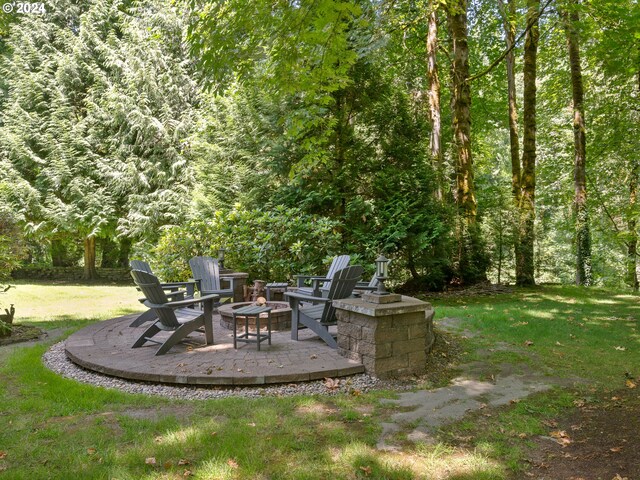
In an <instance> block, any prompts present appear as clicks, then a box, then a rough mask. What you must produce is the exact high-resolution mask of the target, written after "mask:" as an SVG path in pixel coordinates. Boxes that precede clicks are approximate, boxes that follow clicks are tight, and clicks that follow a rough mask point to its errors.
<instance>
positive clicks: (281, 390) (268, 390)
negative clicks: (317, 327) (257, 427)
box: [42, 341, 407, 400]
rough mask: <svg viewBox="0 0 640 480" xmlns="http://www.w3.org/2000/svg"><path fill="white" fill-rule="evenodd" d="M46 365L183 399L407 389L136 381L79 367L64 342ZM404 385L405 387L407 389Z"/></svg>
mask: <svg viewBox="0 0 640 480" xmlns="http://www.w3.org/2000/svg"><path fill="white" fill-rule="evenodd" d="M42 360H43V363H44V365H45V366H46V367H47V368H49V369H50V370H52V371H53V372H55V373H57V374H59V375H61V376H63V377H66V378H70V379H73V380H76V381H78V382H81V383H86V384H90V385H95V386H98V387H103V388H111V389H116V390H120V391H123V392H127V393H133V394H136V393H138V394H143V395H157V396H161V397H166V398H173V399H180V400H207V399H215V398H229V397H245V398H261V397H283V396H292V395H336V394H353V395H358V394H359V393H365V392H367V391H369V390H371V389H385V388H389V389H396V390H397V389H404V388H406V386H407V385H406V382H394V381H386V380H385V381H383V380H379V379H377V378H375V377H372V376H370V375H366V374H359V375H353V376H350V377H345V378H339V379H335V380H336V382H338V384H337V386H336V388H333V387H332V388H329V387H327V385H326V384H325V382H324V381H322V380H318V381H312V382H300V383H287V384H277V385H270V386H264V387H202V386H190V385H166V384H156V383H144V382H135V381H131V380H124V379H122V378H116V377H111V376H109V375H104V374H101V373H98V372H93V371H90V370H86V369H84V368H82V367H79V366H78V365H76V364H75V363H73V362H72V361H71V360H69V358H67V355H66V353H65V349H64V341H62V342H58V343H56V344H54V345H53V346H52V347H51V348H49V350H47V351H46V352H45V353H44V355H43V356H42ZM403 387H404V388H403Z"/></svg>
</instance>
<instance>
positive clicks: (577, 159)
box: [562, 0, 592, 286]
mask: <svg viewBox="0 0 640 480" xmlns="http://www.w3.org/2000/svg"><path fill="white" fill-rule="evenodd" d="M572 4H573V5H572V7H573V8H574V10H573V11H572V12H571V13H567V12H564V13H563V14H562V18H563V20H564V24H565V30H566V34H567V46H568V50H569V65H570V67H571V89H572V95H573V144H574V167H573V182H574V192H575V198H574V207H575V216H576V217H575V218H576V220H575V222H576V223H575V228H576V285H586V286H588V285H590V284H591V280H592V275H591V233H590V231H589V214H588V210H587V175H586V164H587V147H586V145H587V140H586V132H585V122H584V89H583V85H582V67H581V66H580V44H579V41H578V32H577V31H576V28H575V27H576V25H577V23H578V20H579V18H578V12H577V11H576V10H575V7H577V5H578V2H577V0H573V1H572Z"/></svg>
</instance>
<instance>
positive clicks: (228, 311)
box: [218, 302, 291, 330]
mask: <svg viewBox="0 0 640 480" xmlns="http://www.w3.org/2000/svg"><path fill="white" fill-rule="evenodd" d="M253 304H254V302H241V303H230V304H228V305H222V306H221V307H219V308H218V312H219V313H220V325H221V326H222V327H224V328H227V329H229V330H233V323H232V322H233V311H234V310H237V309H238V308H242V307H246V306H247V305H253ZM266 306H267V307H271V308H272V310H271V330H288V329H289V328H291V308H290V307H289V303H287V302H267V304H266ZM236 322H238V325H240V322H242V325H243V326H244V317H242V318H237V319H236ZM260 326H262V323H261V324H260ZM249 327H250V328H253V329H255V328H256V323H255V319H254V318H251V319H249Z"/></svg>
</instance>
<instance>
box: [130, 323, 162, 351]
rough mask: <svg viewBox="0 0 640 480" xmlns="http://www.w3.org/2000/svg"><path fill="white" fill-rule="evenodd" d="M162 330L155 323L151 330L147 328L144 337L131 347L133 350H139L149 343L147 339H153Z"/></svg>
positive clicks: (141, 336)
mask: <svg viewBox="0 0 640 480" xmlns="http://www.w3.org/2000/svg"><path fill="white" fill-rule="evenodd" d="M159 331H160V329H159V328H158V327H157V325H156V324H155V323H154V324H153V325H151V326H150V327H149V328H147V329H146V330H145V331H144V333H143V334H142V335H140V337H139V338H138V340H136V342H135V343H134V344H133V345H132V346H131V348H138V347H141V346H143V345H144V344H145V343H147V339H148V338H151V337H153V336H154V335H155V334H156V333H158V332H159Z"/></svg>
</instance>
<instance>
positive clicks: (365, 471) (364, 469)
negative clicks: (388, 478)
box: [360, 467, 371, 476]
mask: <svg viewBox="0 0 640 480" xmlns="http://www.w3.org/2000/svg"><path fill="white" fill-rule="evenodd" d="M360 470H362V471H363V472H364V474H365V475H366V476H369V475H371V467H360Z"/></svg>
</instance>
